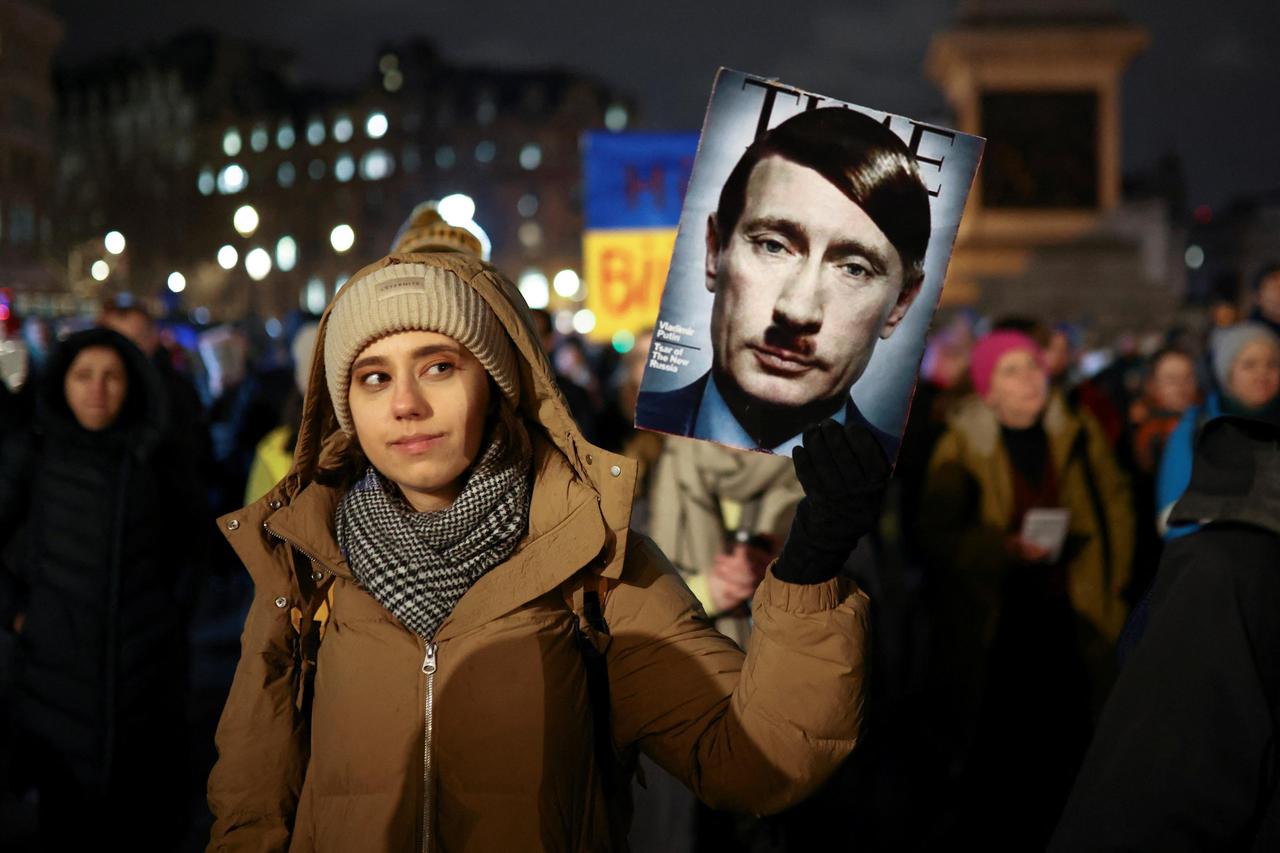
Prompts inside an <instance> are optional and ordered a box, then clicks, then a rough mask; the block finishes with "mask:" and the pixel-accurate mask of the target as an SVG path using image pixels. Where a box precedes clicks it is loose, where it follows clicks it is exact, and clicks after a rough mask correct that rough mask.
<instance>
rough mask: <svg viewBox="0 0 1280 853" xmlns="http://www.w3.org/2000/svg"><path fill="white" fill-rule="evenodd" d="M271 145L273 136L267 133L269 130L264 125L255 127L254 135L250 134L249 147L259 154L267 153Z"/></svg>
mask: <svg viewBox="0 0 1280 853" xmlns="http://www.w3.org/2000/svg"><path fill="white" fill-rule="evenodd" d="M270 144H271V134H269V133H267V129H266V128H265V127H263V126H262V125H258V126H257V127H255V128H254V129H253V133H251V134H249V147H250V148H252V149H253V150H254V151H256V152H258V153H259V154H261V153H262V152H263V151H266V150H267V146H268V145H270Z"/></svg>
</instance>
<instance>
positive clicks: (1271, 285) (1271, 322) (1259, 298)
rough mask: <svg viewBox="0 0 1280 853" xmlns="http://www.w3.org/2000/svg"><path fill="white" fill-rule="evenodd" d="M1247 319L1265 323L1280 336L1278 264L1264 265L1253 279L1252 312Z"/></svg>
mask: <svg viewBox="0 0 1280 853" xmlns="http://www.w3.org/2000/svg"><path fill="white" fill-rule="evenodd" d="M1249 319H1250V320H1252V321H1254V322H1258V323H1266V324H1267V326H1268V327H1269V328H1270V329H1271V331H1273V332H1275V333H1276V335H1277V336H1280V263H1274V262H1272V263H1269V264H1267V265H1265V266H1264V267H1263V268H1262V269H1261V270H1259V271H1258V274H1257V275H1256V276H1254V279H1253V310H1252V311H1250V312H1249Z"/></svg>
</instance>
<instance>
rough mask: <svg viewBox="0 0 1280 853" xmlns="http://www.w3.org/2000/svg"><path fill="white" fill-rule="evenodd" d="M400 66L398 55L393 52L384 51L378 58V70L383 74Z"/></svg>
mask: <svg viewBox="0 0 1280 853" xmlns="http://www.w3.org/2000/svg"><path fill="white" fill-rule="evenodd" d="M399 67H400V57H398V56H396V55H395V54H394V53H384V54H382V57H381V58H380V59H379V60H378V70H379V71H381V72H382V73H383V74H390V73H391V72H392V71H395V70H397V69H398V68H399Z"/></svg>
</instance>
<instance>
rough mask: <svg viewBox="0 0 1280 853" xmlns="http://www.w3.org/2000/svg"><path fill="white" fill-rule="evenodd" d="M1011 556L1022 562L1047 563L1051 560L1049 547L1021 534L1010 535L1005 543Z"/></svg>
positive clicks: (1006, 549)
mask: <svg viewBox="0 0 1280 853" xmlns="http://www.w3.org/2000/svg"><path fill="white" fill-rule="evenodd" d="M1004 547H1005V551H1007V552H1008V554H1009V556H1010V557H1012V558H1013V559H1014V560H1016V561H1017V562H1020V563H1046V562H1048V561H1049V549H1048V548H1045V547H1042V546H1040V545H1037V544H1036V543H1034V542H1032V541H1031V540H1029V539H1023V538H1022V536H1020V535H1017V534H1015V535H1013V536H1010V537H1009V538H1008V539H1006V540H1005V543H1004Z"/></svg>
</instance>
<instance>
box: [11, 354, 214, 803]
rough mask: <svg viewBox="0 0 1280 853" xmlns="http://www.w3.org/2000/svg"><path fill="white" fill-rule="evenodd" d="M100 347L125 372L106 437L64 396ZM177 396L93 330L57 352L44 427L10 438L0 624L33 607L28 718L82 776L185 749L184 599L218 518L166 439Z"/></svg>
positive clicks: (22, 697) (27, 653) (24, 648)
mask: <svg viewBox="0 0 1280 853" xmlns="http://www.w3.org/2000/svg"><path fill="white" fill-rule="evenodd" d="M89 346H107V347H111V348H112V349H115V350H116V351H117V352H118V353H120V355H121V357H122V358H123V360H124V362H125V365H126V368H127V371H128V380H129V384H128V391H127V396H126V403H125V406H124V408H123V410H122V411H121V414H120V416H119V417H118V418H117V420H116V422H115V423H114V424H113V425H112V426H111V427H109V428H107V429H105V430H102V431H99V432H90V431H87V430H85V429H83V428H81V427H80V426H79V425H78V424H77V423H76V421H75V418H74V416H73V415H72V414H71V411H70V409H69V408H68V406H67V403H66V398H65V393H64V391H63V383H64V377H65V375H66V372H67V369H68V367H69V366H70V364H71V362H72V360H73V359H74V357H75V356H76V355H77V354H78V353H79V352H80V351H81V350H83V349H85V348H86V347H89ZM164 399H165V398H164V395H163V393H162V392H161V389H160V385H159V380H158V379H157V377H156V375H155V373H154V371H153V370H152V369H151V368H150V366H149V365H148V364H147V362H146V359H145V358H144V357H143V355H142V353H141V352H139V351H138V350H137V349H136V348H135V347H134V346H133V345H132V344H130V343H129V342H128V341H127V340H126V339H124V338H123V337H121V336H119V335H117V334H115V333H114V332H109V331H107V330H104V329H92V330H90V331H87V332H81V333H78V334H76V335H72V336H71V337H70V338H68V339H67V340H66V341H65V342H64V344H63V345H62V347H61V349H60V351H59V352H58V354H57V355H56V356H55V358H54V359H53V360H52V361H51V363H50V365H49V369H48V370H47V371H46V373H45V376H44V379H43V380H42V384H41V388H40V390H39V397H38V403H37V411H36V417H35V422H34V424H33V427H32V429H31V430H28V431H25V432H21V433H16V434H11V435H9V436H7V437H6V441H5V445H4V453H3V468H0V539H3V540H4V541H3V542H0V544H2V545H3V546H4V551H3V552H2V569H3V571H0V620H3V621H0V625H2V626H3V627H4V628H5V629H9V628H10V626H12V624H13V617H14V615H15V614H16V613H23V614H25V622H24V625H23V628H22V633H21V636H20V637H19V644H18V652H19V661H18V682H19V689H20V692H19V714H20V722H21V725H22V726H23V728H24V729H25V731H26V733H27V734H28V735H31V736H33V737H34V739H35V740H37V741H38V742H39V743H40V744H41V746H42V748H45V749H52V750H53V751H54V752H55V753H56V757H55V758H54V759H52V760H57V761H59V762H61V763H63V764H65V766H66V769H67V771H68V772H71V773H73V774H74V775H75V776H76V777H77V778H78V779H79V780H80V781H81V782H83V783H98V784H101V783H105V782H109V781H110V780H111V779H112V778H113V777H114V776H115V773H116V771H117V769H118V768H119V767H120V766H122V765H123V764H125V763H131V762H137V761H139V760H142V756H141V754H140V753H141V752H152V753H154V752H155V751H157V750H169V751H173V752H180V751H182V749H183V747H184V745H183V744H182V743H181V742H180V741H177V733H178V732H180V731H181V720H182V716H183V713H184V703H183V699H184V675H183V673H184V670H185V666H184V661H185V643H184V630H183V623H184V614H183V608H182V606H181V604H180V602H181V600H182V599H183V597H184V590H186V589H189V588H190V580H191V575H192V574H193V572H194V571H195V568H196V566H197V565H198V563H199V560H200V559H201V557H202V554H203V549H202V548H201V547H200V544H199V542H200V538H201V531H203V529H204V528H206V527H207V526H208V524H207V520H205V519H204V518H203V516H204V515H205V513H204V512H202V509H201V508H202V504H203V502H202V499H201V496H200V494H199V490H198V488H197V487H196V480H195V478H193V477H192V476H191V473H190V465H189V461H188V460H187V459H185V458H183V457H182V455H181V454H175V453H171V452H170V451H169V448H168V445H167V443H166V442H165V441H164V440H163V437H164V435H165V416H164ZM122 753H128V754H122Z"/></svg>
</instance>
